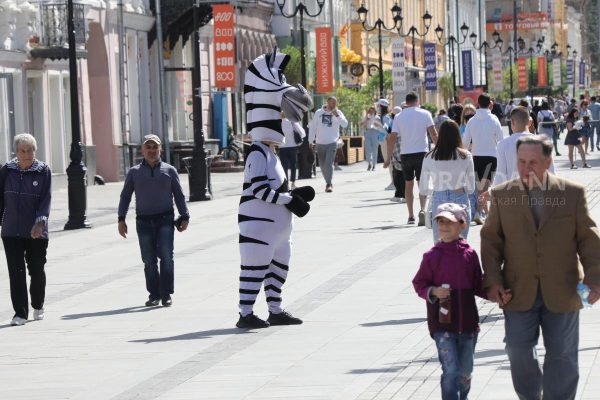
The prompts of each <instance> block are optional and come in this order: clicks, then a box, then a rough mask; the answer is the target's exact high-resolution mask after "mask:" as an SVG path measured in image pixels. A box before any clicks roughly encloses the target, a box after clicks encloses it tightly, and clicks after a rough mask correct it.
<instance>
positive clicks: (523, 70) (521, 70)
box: [517, 58, 528, 91]
mask: <svg viewBox="0 0 600 400" xmlns="http://www.w3.org/2000/svg"><path fill="white" fill-rule="evenodd" d="M517 75H518V76H519V90H523V91H525V90H527V87H528V85H527V61H526V60H525V59H524V58H518V59H517Z"/></svg>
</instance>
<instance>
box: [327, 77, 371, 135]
mask: <svg viewBox="0 0 600 400" xmlns="http://www.w3.org/2000/svg"><path fill="white" fill-rule="evenodd" d="M335 97H337V100H338V107H339V109H340V110H342V112H343V113H344V115H345V116H346V118H347V119H348V123H349V124H350V125H352V126H353V127H354V131H356V130H357V129H358V123H359V121H360V120H361V119H362V118H363V117H364V115H365V113H366V111H367V108H369V106H371V105H372V104H373V98H372V97H371V96H370V95H367V94H366V93H365V92H363V90H361V91H356V90H354V89H348V88H345V87H339V88H337V89H336V90H335Z"/></svg>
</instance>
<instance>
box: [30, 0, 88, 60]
mask: <svg viewBox="0 0 600 400" xmlns="http://www.w3.org/2000/svg"><path fill="white" fill-rule="evenodd" d="M39 7H40V20H39V24H40V26H39V28H40V29H39V32H40V33H41V35H40V38H39V41H38V43H37V46H36V47H35V48H33V49H32V50H31V56H32V57H33V58H49V59H51V60H57V59H68V58H69V35H68V29H67V26H68V24H67V15H68V13H67V3H41V4H40V5H39ZM73 21H74V25H75V43H76V54H77V58H85V57H86V55H87V52H86V50H85V42H86V30H85V6H84V5H83V4H73Z"/></svg>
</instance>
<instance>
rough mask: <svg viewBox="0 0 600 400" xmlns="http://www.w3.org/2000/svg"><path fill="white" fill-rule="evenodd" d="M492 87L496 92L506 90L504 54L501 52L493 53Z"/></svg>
mask: <svg viewBox="0 0 600 400" xmlns="http://www.w3.org/2000/svg"><path fill="white" fill-rule="evenodd" d="M492 85H493V90H494V92H501V91H503V90H504V80H503V77H502V53H501V52H500V50H498V51H493V52H492Z"/></svg>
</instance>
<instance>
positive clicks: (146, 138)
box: [142, 135, 161, 145]
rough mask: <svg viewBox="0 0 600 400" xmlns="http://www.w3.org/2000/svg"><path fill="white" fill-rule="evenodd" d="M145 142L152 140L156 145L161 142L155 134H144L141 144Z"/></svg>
mask: <svg viewBox="0 0 600 400" xmlns="http://www.w3.org/2000/svg"><path fill="white" fill-rule="evenodd" d="M146 142H154V143H156V144H158V145H160V144H161V142H160V138H159V137H158V136H156V135H146V136H144V142H143V143H142V144H145V143H146Z"/></svg>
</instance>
